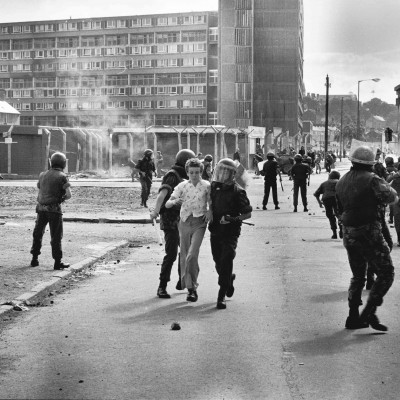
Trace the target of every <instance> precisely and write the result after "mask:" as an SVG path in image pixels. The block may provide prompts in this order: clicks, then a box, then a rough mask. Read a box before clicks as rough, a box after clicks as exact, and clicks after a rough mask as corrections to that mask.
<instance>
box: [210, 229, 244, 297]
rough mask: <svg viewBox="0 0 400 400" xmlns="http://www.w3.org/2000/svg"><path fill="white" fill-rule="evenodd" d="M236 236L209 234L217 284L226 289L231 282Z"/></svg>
mask: <svg viewBox="0 0 400 400" xmlns="http://www.w3.org/2000/svg"><path fill="white" fill-rule="evenodd" d="M238 239H239V237H238V236H230V235H226V234H224V235H221V234H213V233H211V235H210V241H211V253H212V256H213V260H214V262H215V269H216V271H217V273H218V285H219V286H220V287H221V288H223V289H228V288H229V287H230V286H231V284H232V271H233V260H234V258H235V256H236V247H237V243H238Z"/></svg>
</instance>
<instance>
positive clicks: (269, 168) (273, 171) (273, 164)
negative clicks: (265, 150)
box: [261, 155, 279, 210]
mask: <svg viewBox="0 0 400 400" xmlns="http://www.w3.org/2000/svg"><path fill="white" fill-rule="evenodd" d="M267 157H268V155H267ZM278 174H279V164H278V162H277V161H276V160H275V159H272V160H271V159H268V161H266V162H265V163H264V165H263V169H262V171H261V175H264V198H263V209H264V210H265V209H266V206H267V204H268V198H269V192H270V190H271V189H272V199H273V201H274V204H275V208H276V209H278V208H279V207H278V205H279V201H278V189H277V185H276V177H277V175H278Z"/></svg>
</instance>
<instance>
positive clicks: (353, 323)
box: [345, 317, 369, 329]
mask: <svg viewBox="0 0 400 400" xmlns="http://www.w3.org/2000/svg"><path fill="white" fill-rule="evenodd" d="M368 326H369V324H368V322H365V321H364V322H363V321H360V318H352V317H347V319H346V324H345V328H346V329H364V328H368Z"/></svg>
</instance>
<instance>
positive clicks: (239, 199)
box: [208, 182, 252, 297]
mask: <svg viewBox="0 0 400 400" xmlns="http://www.w3.org/2000/svg"><path fill="white" fill-rule="evenodd" d="M211 204H212V211H213V221H212V223H210V224H209V227H208V229H209V231H210V241H211V252H212V256H213V260H214V262H215V269H216V271H217V273H218V285H219V286H220V292H222V293H223V297H225V293H228V294H227V295H228V296H229V291H231V293H232V294H233V292H232V288H233V279H232V278H234V275H232V271H233V260H234V258H235V256H236V247H237V243H238V239H239V236H240V231H241V225H242V222H241V221H234V222H231V223H229V224H221V223H220V220H221V218H222V217H223V216H226V215H229V216H231V217H237V216H239V215H241V214H246V213H249V212H251V211H252V207H251V205H250V202H249V199H248V198H247V195H246V191H245V190H244V189H242V188H241V187H240V186H239V185H237V184H236V183H233V184H231V185H226V184H223V183H219V182H212V184H211ZM229 297H230V296H229Z"/></svg>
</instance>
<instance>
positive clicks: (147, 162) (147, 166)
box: [136, 157, 156, 180]
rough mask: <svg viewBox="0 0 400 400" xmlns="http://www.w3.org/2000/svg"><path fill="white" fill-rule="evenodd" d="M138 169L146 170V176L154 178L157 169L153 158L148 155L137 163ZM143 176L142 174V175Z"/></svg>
mask: <svg viewBox="0 0 400 400" xmlns="http://www.w3.org/2000/svg"><path fill="white" fill-rule="evenodd" d="M136 169H138V170H139V171H140V172H144V173H145V176H144V178H147V179H150V180H152V179H153V172H155V171H156V167H155V165H154V162H153V160H151V159H150V158H147V157H143V158H142V159H141V160H139V161H138V162H137V164H136ZM141 177H142V175H141Z"/></svg>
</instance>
